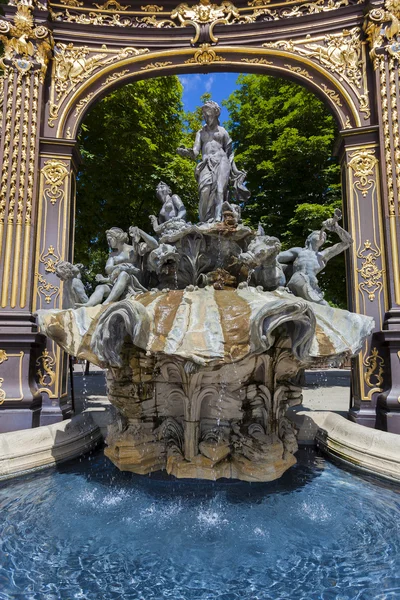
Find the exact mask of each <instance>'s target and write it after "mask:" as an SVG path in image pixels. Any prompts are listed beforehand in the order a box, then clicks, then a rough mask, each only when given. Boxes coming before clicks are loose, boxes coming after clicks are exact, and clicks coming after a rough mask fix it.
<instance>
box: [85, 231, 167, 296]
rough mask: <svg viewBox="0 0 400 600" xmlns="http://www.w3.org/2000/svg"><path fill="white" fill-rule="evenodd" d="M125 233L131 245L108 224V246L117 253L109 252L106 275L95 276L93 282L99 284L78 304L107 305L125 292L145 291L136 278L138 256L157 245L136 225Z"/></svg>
mask: <svg viewBox="0 0 400 600" xmlns="http://www.w3.org/2000/svg"><path fill="white" fill-rule="evenodd" d="M129 233H130V235H131V236H132V238H133V245H129V244H128V243H127V242H128V239H129V238H128V234H127V233H125V232H124V231H122V229H120V228H119V227H111V229H108V230H107V231H106V236H107V242H108V245H109V248H110V250H116V252H117V254H114V255H113V254H111V256H110V257H109V259H108V260H107V263H106V266H105V272H106V276H104V275H100V274H99V275H96V281H98V282H99V284H100V285H98V286H97V287H96V289H95V291H94V292H93V294H92V295H91V296H90V298H89V300H88V301H87V302H85V303H84V304H82V306H96V305H97V304H101V303H103V304H109V303H110V302H115V301H117V300H120V299H121V298H122V297H124V296H125V295H126V294H128V293H132V294H134V293H135V292H146V291H147V290H146V288H145V287H144V286H143V285H142V284H141V283H140V281H139V279H140V277H141V273H142V271H141V264H140V257H141V256H144V255H145V254H146V253H148V252H151V250H153V249H154V248H157V246H158V243H157V242H156V240H155V239H154V238H152V237H151V236H150V235H148V234H147V233H145V232H144V231H142V230H141V229H139V228H138V227H131V228H130V230H129ZM140 240H143V241H140Z"/></svg>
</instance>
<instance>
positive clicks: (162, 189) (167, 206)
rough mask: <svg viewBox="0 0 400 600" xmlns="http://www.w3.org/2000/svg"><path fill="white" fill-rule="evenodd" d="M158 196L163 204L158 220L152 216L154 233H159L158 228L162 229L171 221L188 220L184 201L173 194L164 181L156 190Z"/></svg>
mask: <svg viewBox="0 0 400 600" xmlns="http://www.w3.org/2000/svg"><path fill="white" fill-rule="evenodd" d="M156 195H157V198H158V199H159V200H160V201H161V202H162V208H161V210H160V213H159V215H158V220H157V217H155V216H154V215H151V216H150V219H151V222H152V224H153V228H154V231H157V229H156V227H157V226H158V227H159V229H160V225H162V223H166V222H167V221H171V219H175V220H179V221H184V220H185V219H186V208H185V206H184V204H183V202H182V200H181V199H180V198H179V196H178V195H177V194H172V190H171V188H170V187H169V186H168V185H167V184H166V183H164V182H163V181H160V183H159V184H158V186H157V188H156Z"/></svg>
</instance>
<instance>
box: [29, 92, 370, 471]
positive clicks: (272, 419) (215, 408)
mask: <svg viewBox="0 0 400 600" xmlns="http://www.w3.org/2000/svg"><path fill="white" fill-rule="evenodd" d="M203 116H204V118H205V121H206V125H205V126H204V127H203V128H202V129H201V130H200V131H199V132H198V133H197V136H196V141H195V143H194V146H193V148H192V149H188V148H178V152H179V154H180V155H181V156H184V157H186V158H189V159H193V160H195V159H197V157H198V156H199V154H200V153H201V155H202V159H201V161H199V162H198V163H197V166H196V171H195V174H196V178H197V181H198V186H199V215H200V222H199V223H195V224H193V223H190V222H187V221H186V211H185V207H184V205H183V202H182V201H181V199H180V198H179V197H178V196H177V195H175V194H172V191H171V189H170V188H169V187H168V186H167V185H166V184H164V183H163V182H160V184H159V185H158V187H157V195H158V197H159V199H160V201H161V202H162V209H161V212H160V215H159V217H158V218H157V217H155V216H152V217H151V221H152V225H153V230H154V234H155V235H154V237H153V236H150V235H148V234H147V233H145V232H143V231H142V230H140V229H138V228H137V227H131V228H130V229H129V235H130V237H131V240H132V242H131V244H129V243H128V241H129V237H128V234H126V233H125V232H124V231H123V230H121V229H119V228H116V227H114V228H112V229H110V230H108V231H107V240H108V243H109V246H110V249H111V250H115V252H114V253H112V254H110V257H109V259H108V261H107V264H106V266H105V275H98V276H97V281H98V283H99V285H98V286H97V287H96V289H95V291H94V292H93V294H92V295H91V297H90V298H87V297H86V295H85V293H84V291H83V290H82V282H81V281H80V276H79V268H78V267H77V266H76V265H70V264H69V263H63V264H62V265H61V266H60V265H59V267H58V271H59V272H60V277H62V278H63V280H64V282H65V283H64V290H65V292H66V303H68V302H69V303H70V304H69V305H70V306H71V305H73V307H72V306H71V308H65V309H63V310H49V311H39V323H40V326H41V328H42V331H43V332H44V333H46V335H47V336H49V337H50V338H51V339H53V340H54V341H55V342H57V343H58V344H59V345H60V346H61V347H62V348H63V349H64V350H65V351H66V352H68V353H69V354H71V355H73V356H76V357H78V358H81V359H87V360H89V361H90V362H92V363H94V364H98V365H100V366H103V367H105V368H106V369H107V387H108V396H109V399H110V401H111V403H112V404H113V405H114V406H115V407H117V409H118V410H119V418H118V419H117V420H116V422H115V423H113V424H112V425H111V426H110V428H109V432H108V436H107V448H106V449H105V454H106V455H107V456H108V457H109V458H110V459H111V460H112V462H113V463H114V464H115V465H117V466H118V467H119V469H121V470H126V471H132V472H134V473H138V474H146V473H150V472H153V471H158V470H162V469H165V470H166V471H167V472H168V473H169V474H172V475H174V476H175V477H179V478H199V479H210V480H215V479H218V478H222V477H223V478H233V479H241V480H244V481H271V480H274V479H277V478H279V477H280V476H281V475H282V474H283V473H284V472H285V471H286V470H287V469H288V468H289V467H291V466H292V465H294V464H295V463H296V458H295V456H294V454H295V452H296V451H297V441H296V431H295V428H294V425H293V424H292V423H291V421H290V420H289V419H288V418H287V417H286V416H285V413H286V411H287V409H288V408H289V407H291V406H294V405H296V404H299V403H301V398H302V395H301V387H300V385H299V374H300V373H301V371H302V369H304V367H306V366H313V365H317V364H320V363H321V361H324V362H326V361H331V362H334V361H337V362H340V361H341V360H343V359H345V358H347V357H349V356H353V355H355V354H356V353H357V352H359V351H360V349H361V347H362V344H363V342H364V340H365V339H366V337H367V336H368V335H369V334H370V333H371V331H372V329H373V320H372V319H371V318H369V317H365V316H362V315H358V314H354V313H350V312H348V311H345V310H339V309H335V308H332V307H330V306H329V305H328V304H327V303H326V302H325V300H324V298H323V293H322V292H321V290H320V288H319V287H318V281H317V274H318V273H319V272H320V271H321V270H322V269H323V268H324V267H325V265H326V263H327V261H328V260H329V259H330V258H332V257H333V256H335V255H337V254H338V253H340V252H342V251H343V250H345V249H346V248H348V247H349V246H350V245H351V243H352V239H351V237H350V235H349V234H348V233H347V232H346V231H345V230H344V229H342V228H341V227H340V226H339V224H338V222H339V220H340V217H341V214H340V211H336V212H335V215H334V216H333V217H332V218H331V219H328V220H327V221H325V222H324V223H323V225H322V228H321V230H320V231H314V232H313V233H311V234H310V236H309V237H308V238H307V241H306V244H305V247H304V248H292V249H290V250H287V251H283V252H282V251H281V245H280V242H279V240H278V239H277V238H275V237H270V236H268V235H266V234H265V232H264V230H263V228H262V227H261V226H259V228H258V230H257V231H254V230H253V229H251V228H250V227H247V226H245V225H243V224H242V222H241V210H240V205H241V204H242V203H243V202H245V201H246V200H247V199H248V197H249V192H248V190H247V189H246V187H245V185H244V180H245V173H244V172H242V171H240V170H238V168H237V167H236V165H235V162H234V158H233V153H232V141H231V139H230V137H229V135H228V133H227V131H226V130H225V129H224V128H222V127H220V125H219V121H218V116H219V107H218V105H216V104H215V103H214V102H206V103H205V105H204V107H203ZM326 230H328V231H331V232H335V233H337V234H338V236H339V239H340V241H339V243H337V244H335V245H333V246H330V247H328V248H326V249H322V246H323V245H324V244H325V242H326V233H325V231H326ZM65 305H68V304H65Z"/></svg>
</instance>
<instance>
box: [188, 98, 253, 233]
mask: <svg viewBox="0 0 400 600" xmlns="http://www.w3.org/2000/svg"><path fill="white" fill-rule="evenodd" d="M202 111H203V118H204V120H205V122H206V124H205V125H204V127H203V128H202V129H200V131H198V132H197V134H196V139H195V142H194V146H193V148H185V147H183V146H181V147H179V148H178V149H177V152H178V154H179V155H180V156H183V157H185V158H190V159H192V160H196V159H197V157H198V156H199V154H200V153H201V156H202V158H201V161H200V162H199V163H198V164H197V166H196V169H195V176H196V179H197V183H198V186H199V197H200V202H199V219H200V222H203V223H205V222H207V221H212V220H214V221H221V219H222V205H223V203H224V202H225V201H229V198H228V194H229V184H230V183H231V184H232V186H233V195H234V196H235V199H236V200H237V201H238V202H246V200H248V198H249V197H250V192H249V191H248V190H247V188H246V187H245V185H244V180H245V178H246V173H245V172H244V171H239V169H238V168H237V167H236V165H235V161H234V159H233V152H232V140H231V138H230V136H229V133H228V132H227V131H226V129H224V128H223V127H221V126H220V124H219V119H218V117H219V115H220V114H221V109H220V107H219V106H218V104H217V103H216V102H213V101H211V100H210V101H208V102H205V104H204V106H203V108H202Z"/></svg>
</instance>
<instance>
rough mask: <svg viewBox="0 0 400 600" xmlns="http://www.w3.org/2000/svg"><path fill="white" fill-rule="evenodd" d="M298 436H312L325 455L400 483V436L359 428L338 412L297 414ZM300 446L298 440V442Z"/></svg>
mask: <svg viewBox="0 0 400 600" xmlns="http://www.w3.org/2000/svg"><path fill="white" fill-rule="evenodd" d="M299 419H302V422H301V428H300V434H301V433H302V430H303V437H305V434H304V431H307V432H308V436H310V432H312V433H313V438H314V443H315V444H316V446H317V447H318V448H319V449H320V450H321V451H322V452H324V454H326V455H328V456H330V457H332V458H333V459H335V460H338V461H340V462H342V463H344V464H346V465H348V466H351V467H354V468H356V469H358V470H360V471H362V472H364V473H368V474H370V475H375V476H378V477H382V478H384V479H388V480H390V481H394V482H397V483H400V436H399V435H396V434H394V433H387V432H386V431H380V430H377V429H372V428H370V427H364V426H362V425H358V424H357V423H354V422H352V421H349V420H347V419H346V418H345V417H343V416H341V415H338V414H337V413H333V412H327V411H315V412H312V411H307V412H306V411H303V412H298V413H297V415H296V421H297V422H299ZM300 443H301V441H300Z"/></svg>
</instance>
